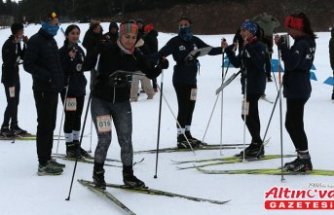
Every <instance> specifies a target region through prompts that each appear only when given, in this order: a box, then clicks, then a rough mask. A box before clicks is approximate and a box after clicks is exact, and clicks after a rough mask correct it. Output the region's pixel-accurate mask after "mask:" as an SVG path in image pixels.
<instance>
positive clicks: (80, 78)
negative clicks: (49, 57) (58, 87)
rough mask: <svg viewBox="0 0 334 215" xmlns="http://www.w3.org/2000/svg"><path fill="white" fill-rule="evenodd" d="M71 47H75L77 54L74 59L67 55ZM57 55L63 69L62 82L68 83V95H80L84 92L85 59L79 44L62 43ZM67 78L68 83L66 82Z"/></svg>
mask: <svg viewBox="0 0 334 215" xmlns="http://www.w3.org/2000/svg"><path fill="white" fill-rule="evenodd" d="M71 49H76V50H77V54H76V56H75V58H74V59H71V58H70V57H69V56H68V53H69V52H70V51H71ZM59 56H60V60H61V65H62V68H63V71H64V83H65V86H66V85H68V93H67V95H68V96H75V97H80V96H84V95H85V94H86V85H87V80H86V78H85V76H84V74H83V72H84V71H83V70H82V69H83V68H82V66H83V63H84V60H85V53H84V51H83V50H82V48H81V47H80V46H78V45H77V44H75V45H69V44H67V43H65V44H64V46H63V47H61V48H60V49H59ZM68 80H69V83H68Z"/></svg>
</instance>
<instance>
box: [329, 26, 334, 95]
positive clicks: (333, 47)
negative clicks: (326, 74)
mask: <svg viewBox="0 0 334 215" xmlns="http://www.w3.org/2000/svg"><path fill="white" fill-rule="evenodd" d="M328 47H329V60H330V64H331V68H332V70H333V78H334V27H332V29H331V39H330V40H329V45H328ZM332 100H334V86H333V92H332Z"/></svg>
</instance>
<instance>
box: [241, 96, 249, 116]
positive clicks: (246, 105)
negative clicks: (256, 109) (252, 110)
mask: <svg viewBox="0 0 334 215" xmlns="http://www.w3.org/2000/svg"><path fill="white" fill-rule="evenodd" d="M248 112H249V102H247V101H246V102H245V100H242V104H241V114H242V115H244V116H247V115H248Z"/></svg>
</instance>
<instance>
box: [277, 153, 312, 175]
mask: <svg viewBox="0 0 334 215" xmlns="http://www.w3.org/2000/svg"><path fill="white" fill-rule="evenodd" d="M283 169H284V170H286V171H290V172H310V171H312V170H313V165H312V162H311V157H310V155H309V153H308V152H307V153H303V154H300V153H298V157H297V158H296V159H295V160H293V161H291V162H288V163H285V164H284V167H283Z"/></svg>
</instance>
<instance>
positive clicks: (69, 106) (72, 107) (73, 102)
mask: <svg viewBox="0 0 334 215" xmlns="http://www.w3.org/2000/svg"><path fill="white" fill-rule="evenodd" d="M65 101H66V102H65V105H66V106H65V110H66V111H76V110H77V99H76V98H75V97H74V98H70V97H67V98H66V100H65Z"/></svg>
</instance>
